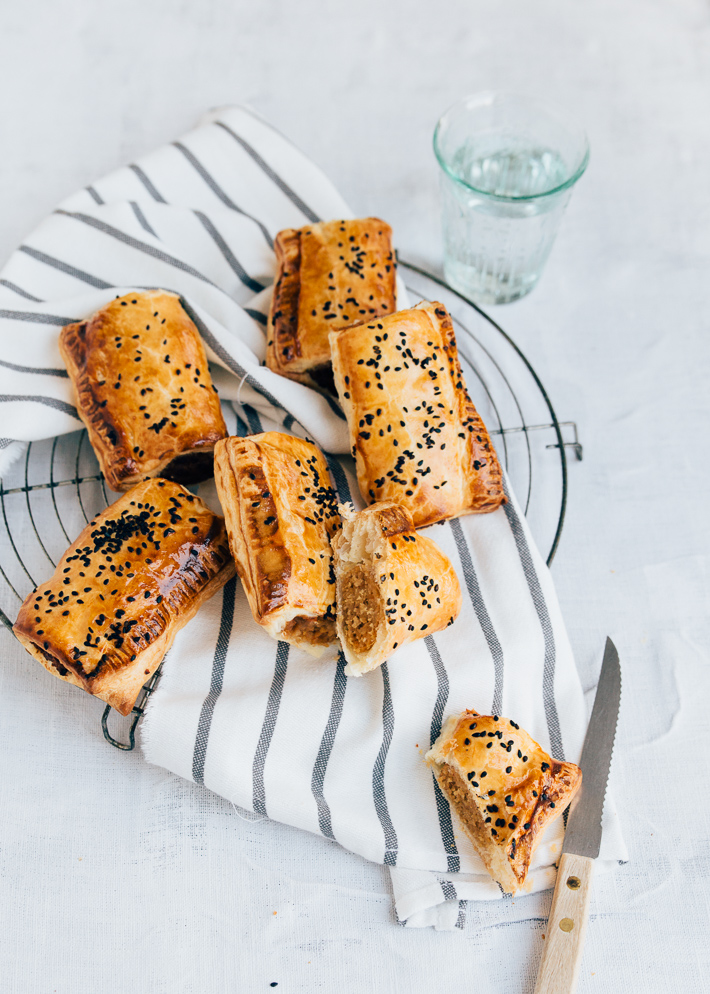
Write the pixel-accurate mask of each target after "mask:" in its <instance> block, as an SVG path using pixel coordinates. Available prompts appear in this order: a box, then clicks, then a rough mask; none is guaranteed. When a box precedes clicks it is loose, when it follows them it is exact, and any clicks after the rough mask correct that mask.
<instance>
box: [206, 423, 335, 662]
mask: <svg viewBox="0 0 710 994" xmlns="http://www.w3.org/2000/svg"><path fill="white" fill-rule="evenodd" d="M215 483H216V484H217V493H218V494H219V499H220V501H221V504H222V508H223V509H224V514H225V518H226V522H227V531H228V533H229V544H230V547H231V549H232V554H233V555H234V558H235V560H236V563H237V572H238V574H239V577H240V579H241V581H242V584H243V585H244V590H245V592H246V595H247V599H248V601H249V607H250V608H251V612H252V614H253V615H254V620H255V621H256V622H258V624H260V625H261V626H262V628H264V630H265V631H267V632H268V633H269V635H271V636H272V637H273V638H275V639H282V640H283V641H285V642H291V643H293V644H294V645H298V646H300V647H301V648H303V649H305V650H306V651H307V652H311V653H313V654H315V655H320V653H321V652H322V649H323V647H324V646H327V645H330V644H331V643H332V642H334V641H335V639H336V631H335V574H334V572H333V555H332V551H331V548H330V539H331V537H332V535H333V534H334V533H335V531H336V529H337V528H339V527H340V516H339V514H338V509H337V504H336V500H335V493H334V491H333V489H332V487H331V485H330V477H329V475H328V465H327V463H326V460H325V457H324V456H323V453H322V452H321V451H320V450H319V449H318V448H316V446H315V445H314V444H313V443H312V442H305V441H303V440H302V439H300V438H295V437H294V436H292V435H285V434H282V433H280V432H276V431H268V432H264V433H263V434H261V435H249V436H247V437H245V438H237V437H234V436H232V437H230V438H226V439H224V440H223V441H221V442H218V443H217V446H216V447H215Z"/></svg>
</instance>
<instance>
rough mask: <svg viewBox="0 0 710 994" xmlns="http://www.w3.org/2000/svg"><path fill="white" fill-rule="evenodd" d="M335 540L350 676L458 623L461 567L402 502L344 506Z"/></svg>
mask: <svg viewBox="0 0 710 994" xmlns="http://www.w3.org/2000/svg"><path fill="white" fill-rule="evenodd" d="M340 512H341V515H342V519H343V527H342V530H341V531H340V532H338V534H337V535H336V536H335V538H334V539H333V553H334V556H335V575H336V577H337V581H338V583H337V588H338V636H339V638H340V642H341V644H342V647H343V652H344V654H345V658H346V659H347V661H348V665H347V666H346V668H345V673H346V674H347V675H348V676H362V674H363V673H368V672H369V671H370V670H373V669H376V667H378V666H381V665H382V663H383V662H384V661H385V660H386V659H387V658H388V656H390V655H391V653H393V652H394V651H395V650H396V649H398V648H400V647H401V646H403V645H407V643H409V642H414V641H415V640H416V639H420V638H424V637H425V636H426V635H432V634H433V633H434V632H438V631H441V630H442V629H443V628H446V627H447V626H448V625H452V624H453V623H454V620H455V619H456V617H457V615H458V613H459V611H460V609H461V587H460V585H459V581H458V577H457V576H456V572H455V570H454V568H453V566H452V565H451V563H450V561H449V560H448V558H447V557H446V556H445V555H444V553H443V552H442V551H441V549H440V548H439V547H438V545H437V544H436V543H435V542H433V541H432V540H431V539H430V538H427V537H426V536H425V535H418V534H417V533H416V532H415V530H414V525H413V523H412V517H411V514H410V513H409V511H408V510H407V509H406V508H405V507H403V506H402V505H400V504H397V503H395V502H394V501H382V502H380V503H378V504H373V505H372V506H371V507H368V508H366V509H365V510H364V511H360V512H358V513H356V512H354V511H353V510H352V509H351V508H349V507H346V506H341V508H340Z"/></svg>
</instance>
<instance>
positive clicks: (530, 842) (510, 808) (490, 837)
mask: <svg viewBox="0 0 710 994" xmlns="http://www.w3.org/2000/svg"><path fill="white" fill-rule="evenodd" d="M426 759H427V762H428V763H429V764H430V765H431V767H432V769H433V771H434V775H435V776H436V779H437V780H438V782H439V786H440V787H441V789H442V791H443V792H444V794H445V795H446V797H447V798H448V800H449V803H450V804H451V806H452V807H453V809H454V810H455V811H456V813H457V814H458V816H459V818H460V819H461V823H462V825H463V828H464V830H465V831H466V834H467V835H468V836H469V838H470V839H471V841H472V842H473V844H474V846H475V847H476V849H477V850H478V853H479V854H480V856H481V859H482V860H483V862H484V863H485V865H486V869H487V870H488V872H489V873H490V875H491V876H492V877H493V879H494V880H497V881H498V883H499V884H500V885H501V887H502V888H503V890H505V891H506V892H507V893H510V894H514V893H515V891H516V890H518V888H519V887H520V886H522V884H523V883H524V882H525V878H526V876H527V874H528V870H529V869H530V863H531V861H532V857H533V853H534V852H535V849H536V848H537V845H538V843H539V842H540V838H541V836H542V833H543V832H544V831H545V829H546V828H547V826H548V825H549V824H550V823H551V822H553V821H554V820H555V818H559V816H560V815H561V814H562V812H563V811H564V810H565V808H566V807H567V805H568V804H569V803H570V801H571V800H572V798H573V797H574V795H575V794H576V792H577V790H578V789H579V786H580V784H581V782H582V771H581V770H580V769H579V767H578V766H575V765H574V763H559V762H558V761H557V760H555V759H552V758H551V757H550V756H548V754H547V753H546V752H545V751H544V749H542V748H541V746H539V745H538V744H537V742H535V741H534V740H533V739H532V738H530V736H529V735H528V733H527V732H525V731H524V730H523V729H522V728H520V726H519V725H516V723H515V722H514V721H511V720H509V719H508V718H499V717H498V715H480V714H478V713H477V712H476V711H464V712H463V714H461V715H452V716H451V717H449V718H447V720H446V721H445V723H444V727H443V728H442V730H441V735H440V736H439V738H438V739H437V740H436V742H435V743H434V745H433V746H432V748H431V750H430V751H429V752H428V753H427V755H426Z"/></svg>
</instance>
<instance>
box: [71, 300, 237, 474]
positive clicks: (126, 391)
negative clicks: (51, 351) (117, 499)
mask: <svg viewBox="0 0 710 994" xmlns="http://www.w3.org/2000/svg"><path fill="white" fill-rule="evenodd" d="M59 349H60V351H61V353H62V358H63V359H64V362H65V363H66V367H67V371H68V373H69V378H70V379H71V381H72V384H73V386H74V392H75V395H76V407H77V411H78V412H79V417H80V418H81V420H82V421H83V422H84V424H85V425H86V428H87V431H88V433H89V440H90V442H91V444H92V446H93V448H94V452H95V453H96V457H97V459H98V460H99V464H100V466H101V470H102V472H103V474H104V476H105V477H106V481H107V483H108V485H109V486H110V487H111V489H112V490H119V491H120V490H128V489H130V487H132V486H134V484H136V483H138V482H139V481H140V480H142V479H144V478H145V477H146V476H163V477H166V478H168V479H173V480H177V481H178V482H180V483H196V482H197V481H198V480H205V479H207V478H208V477H210V476H212V450H213V449H214V444H215V442H216V441H217V440H218V439H220V438H224V436H225V435H226V434H227V429H226V426H225V423H224V418H223V417H222V409H221V408H220V405H219V398H218V396H217V393H216V390H215V388H214V386H213V385H212V380H211V378H210V372H209V369H208V366H207V356H206V355H205V349H204V346H203V344H202V339H201V338H200V336H199V333H198V331H197V328H196V327H195V325H194V324H193V322H192V321H191V319H190V318H189V317H188V315H187V313H186V312H185V310H184V309H183V307H182V304H181V303H180V298H179V297H178V296H176V294H174V293H168V292H167V291H164V290H151V291H149V292H147V293H133V294H128V295H127V296H125V297H117V298H116V300H112V301H111V303H110V304H107V306H106V307H104V308H102V310H100V311H97V313H96V314H94V315H93V316H92V317H90V318H89V319H88V321H82V322H80V323H78V324H69V325H67V326H66V327H65V328H63V329H62V331H61V333H60V336H59Z"/></svg>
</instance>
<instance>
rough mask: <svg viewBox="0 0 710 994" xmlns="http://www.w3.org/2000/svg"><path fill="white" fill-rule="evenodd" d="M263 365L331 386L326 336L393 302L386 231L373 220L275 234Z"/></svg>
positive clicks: (389, 236) (392, 265) (389, 237)
mask: <svg viewBox="0 0 710 994" xmlns="http://www.w3.org/2000/svg"><path fill="white" fill-rule="evenodd" d="M274 249H275V251H276V261H277V271H276V282H275V284H274V295H273V297H272V300H271V309H270V313H269V323H268V344H267V350H266V365H267V366H268V367H269V369H272V370H273V371H274V372H275V373H280V374H281V375H282V376H288V377H289V378H290V379H292V380H297V381H298V382H299V383H305V384H306V385H308V386H315V387H317V388H325V389H332V383H333V381H332V373H331V368H330V345H329V344H328V334H329V332H331V331H332V330H333V329H334V328H348V327H350V326H351V325H354V324H358V323H361V322H363V321H369V320H371V319H372V318H375V317H377V316H378V315H380V314H391V313H392V311H394V310H395V307H396V290H395V268H396V267H395V261H394V253H393V251H392V229H391V228H390V226H389V225H388V224H385V222H384V221H380V220H379V218H376V217H367V218H364V219H363V220H358V221H325V222H321V223H320V224H312V225H308V226H307V227H305V228H299V229H294V228H287V229H286V230H285V231H280V232H279V233H278V235H277V236H276V240H275V242H274Z"/></svg>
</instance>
